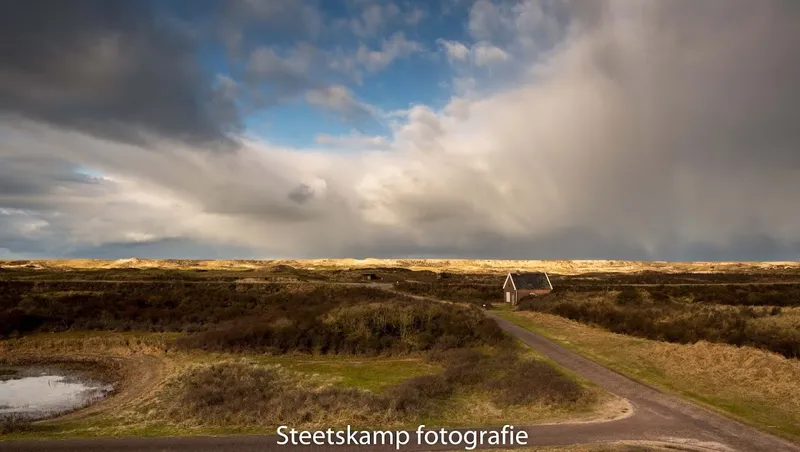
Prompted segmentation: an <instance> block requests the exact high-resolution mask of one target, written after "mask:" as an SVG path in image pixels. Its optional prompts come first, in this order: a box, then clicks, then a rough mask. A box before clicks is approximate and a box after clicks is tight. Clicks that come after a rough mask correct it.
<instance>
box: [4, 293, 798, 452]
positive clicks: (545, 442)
mask: <svg viewBox="0 0 800 452" xmlns="http://www.w3.org/2000/svg"><path fill="white" fill-rule="evenodd" d="M415 298H424V297H415ZM436 301H438V300H436ZM489 315H490V316H491V317H493V318H494V319H495V320H496V321H497V322H498V324H499V325H500V326H501V327H502V328H503V329H504V330H506V331H507V332H509V333H510V334H512V335H514V336H515V337H517V338H519V339H520V340H522V341H523V342H525V343H526V344H528V345H529V346H531V347H533V348H535V349H536V350H538V351H539V352H541V353H542V354H544V355H545V356H547V357H548V358H550V359H552V360H553V361H555V362H557V363H558V364H560V365H562V366H564V367H566V368H568V369H570V370H571V371H573V372H575V373H576V374H578V375H580V376H582V377H584V378H586V379H588V380H591V381H592V382H594V383H596V384H597V385H598V386H600V387H602V388H604V389H606V390H608V391H609V392H611V393H613V394H616V395H618V396H621V397H623V398H625V399H627V400H628V401H629V402H630V403H631V404H632V405H633V406H634V410H635V411H634V413H633V415H631V416H628V417H625V418H621V419H617V420H613V421H607V422H590V423H577V424H550V425H536V426H530V427H526V428H524V429H525V430H526V431H527V432H528V435H529V441H528V446H557V445H571V444H586V443H603V442H613V441H621V440H642V441H661V442H668V443H672V444H673V445H674V446H675V447H676V448H677V449H676V450H706V451H709V450H718V451H740V452H761V451H763V452H800V447H799V446H798V445H795V444H792V443H790V442H788V441H786V440H783V439H780V438H777V437H774V436H772V435H769V434H766V433H762V432H760V431H758V430H756V429H754V428H751V427H748V426H745V425H743V424H741V423H739V422H736V421H733V420H730V419H728V418H725V417H723V416H721V415H718V414H716V413H713V412H711V411H709V410H707V409H704V408H701V407H698V406H695V405H693V404H691V403H689V402H686V401H683V400H681V399H679V398H678V397H675V396H671V395H667V394H664V393H661V392H659V391H657V390H655V389H653V388H651V387H649V386H646V385H644V384H641V383H639V382H636V381H634V380H631V379H629V378H627V377H625V376H622V375H620V374H618V373H616V372H614V371H611V370H609V369H606V368H605V367H603V366H601V365H599V364H597V363H595V362H593V361H590V360H588V359H586V358H583V357H581V356H579V355H577V354H576V353H574V352H572V351H570V350H568V349H566V348H564V347H562V346H560V345H558V344H556V343H554V342H552V341H550V340H548V339H546V338H544V337H542V336H540V335H538V334H535V333H533V332H531V331H528V330H526V329H524V328H522V327H520V326H517V325H515V324H513V323H511V322H508V321H506V320H504V319H501V318H499V317H497V316H495V315H493V314H492V313H489ZM509 423H511V424H513V420H509ZM481 430H496V429H491V428H490V429H481ZM411 437H412V438H414V437H415V435H413V434H412V435H411ZM279 439H280V438H279V437H278V436H229V437H181V438H104V439H85V440H84V439H81V440H57V441H35V440H33V441H30V440H26V441H11V442H6V443H2V447H0V449H2V450H3V451H6V452H12V451H64V452H67V451H69V452H71V451H113V450H127V451H143V452H144V451H147V452H150V451H152V452H156V451H231V452H233V451H237V452H239V451H261V452H270V451H278V450H288V449H290V450H308V451H312V450H313V451H327V450H347V448H344V447H333V446H324V447H322V446H317V447H314V446H294V447H290V446H279V445H277V441H278V440H279ZM412 443H413V441H412ZM689 446H692V447H689ZM350 449H351V450H359V451H364V452H367V451H376V450H387V451H388V450H394V447H393V446H384V447H358V448H357V449H356V448H350ZM448 449H449V450H452V449H453V446H440V447H431V446H426V445H413V444H408V445H406V446H404V447H403V448H402V450H414V451H418V450H448ZM459 449H462V450H463V447H462V448H459Z"/></svg>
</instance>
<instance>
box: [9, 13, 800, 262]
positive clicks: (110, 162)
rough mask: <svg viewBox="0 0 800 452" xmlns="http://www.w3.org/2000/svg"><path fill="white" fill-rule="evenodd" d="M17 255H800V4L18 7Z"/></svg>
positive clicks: (13, 183) (12, 127)
mask: <svg viewBox="0 0 800 452" xmlns="http://www.w3.org/2000/svg"><path fill="white" fill-rule="evenodd" d="M0 42H2V43H3V44H2V45H0V259H24V258H77V257H97V258H108V259H116V258H127V257H133V256H135V257H141V258H264V259H275V258H313V257H330V258H338V257H354V258H365V257H398V258H401V257H421V258H424V257H443V258H458V257H460V258H488V259H636V260H684V261H685V260H800V82H798V80H800V3H798V2H797V1H796V0H760V1H751V0H701V1H697V0H669V1H666V0H637V1H632V0H592V1H588V0H517V1H510V0H442V1H439V2H429V1H411V0H394V1H376V0H341V1H335V0H325V1H322V0H316V1H315V0H308V1H301V0H229V1H224V2H223V1H211V0H183V1H179V0H158V1H153V0H141V1H136V2H132V1H129V0H72V1H70V2H63V1H59V0H37V1H35V2H31V1H27V0H4V1H2V2H0Z"/></svg>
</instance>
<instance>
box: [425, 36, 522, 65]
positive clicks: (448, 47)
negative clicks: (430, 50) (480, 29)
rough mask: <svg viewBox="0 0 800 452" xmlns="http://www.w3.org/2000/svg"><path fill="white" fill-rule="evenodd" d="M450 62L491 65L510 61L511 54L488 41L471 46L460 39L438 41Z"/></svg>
mask: <svg viewBox="0 0 800 452" xmlns="http://www.w3.org/2000/svg"><path fill="white" fill-rule="evenodd" d="M437 42H438V43H439V45H440V46H441V47H442V49H443V50H444V52H445V54H446V55H447V59H448V60H449V61H450V62H466V61H472V62H473V63H474V64H475V65H476V66H491V65H494V64H497V63H502V62H504V61H508V60H509V59H510V58H511V56H510V55H509V54H508V53H507V52H506V51H505V50H503V49H501V48H499V47H496V46H494V45H492V44H489V43H488V42H483V41H482V42H478V43H476V44H474V45H472V46H470V47H467V46H466V45H465V44H463V43H461V42H458V41H448V40H445V39H440V40H438V41H437Z"/></svg>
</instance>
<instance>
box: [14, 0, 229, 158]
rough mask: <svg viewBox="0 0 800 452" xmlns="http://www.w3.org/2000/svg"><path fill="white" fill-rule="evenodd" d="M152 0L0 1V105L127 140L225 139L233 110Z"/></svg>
mask: <svg viewBox="0 0 800 452" xmlns="http://www.w3.org/2000/svg"><path fill="white" fill-rule="evenodd" d="M152 6H153V4H152V3H151V2H145V1H128V0H73V1H60V0H37V1H27V0H5V1H2V2H0V113H7V114H12V115H20V116H23V117H27V118H30V119H33V120H36V121H45V122H48V123H51V124H54V125H57V126H60V127H66V128H72V129H77V130H81V131H84V132H89V133H91V134H94V135H97V136H102V137H106V138H111V139H118V140H122V141H127V142H135V143H141V142H143V141H145V140H146V139H147V137H148V135H152V136H160V137H166V138H170V139H177V140H181V141H185V142H189V143H193V144H204V145H208V144H217V145H219V144H228V145H229V144H231V143H230V141H229V139H228V138H227V137H226V134H227V132H229V131H231V130H236V129H237V128H238V126H239V118H238V116H237V115H236V114H235V110H234V109H233V107H232V104H231V101H230V99H228V98H226V97H225V96H224V95H220V94H219V93H217V92H215V89H214V88H213V87H212V84H211V82H210V80H209V79H207V78H206V77H205V76H204V75H203V71H202V70H201V68H200V67H199V65H198V63H197V61H196V59H195V49H194V47H193V43H192V42H191V40H190V38H189V37H188V36H186V35H185V33H182V32H181V31H180V27H176V26H174V25H175V24H174V23H172V22H170V21H167V20H160V18H159V17H157V16H156V14H155V13H154V11H153V8H152Z"/></svg>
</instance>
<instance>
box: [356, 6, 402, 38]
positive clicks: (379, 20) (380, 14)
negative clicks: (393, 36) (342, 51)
mask: <svg viewBox="0 0 800 452" xmlns="http://www.w3.org/2000/svg"><path fill="white" fill-rule="evenodd" d="M400 15H401V12H400V8H398V7H397V5H396V4H395V3H394V2H388V3H385V4H381V3H373V4H370V5H367V7H366V8H365V9H364V11H363V12H362V13H361V17H359V18H354V19H351V20H350V30H351V31H352V32H353V34H355V35H356V36H359V37H362V38H368V37H372V36H375V35H376V34H377V33H378V32H379V31H381V29H383V28H384V27H385V26H386V25H388V24H389V23H390V22H392V21H393V20H394V19H396V18H398V17H399V16H400Z"/></svg>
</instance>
